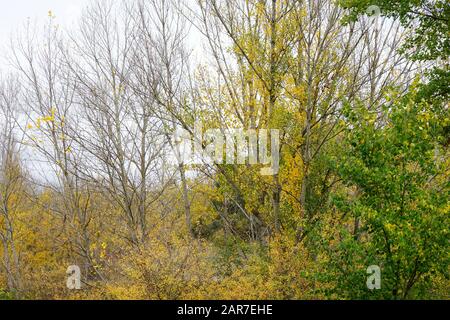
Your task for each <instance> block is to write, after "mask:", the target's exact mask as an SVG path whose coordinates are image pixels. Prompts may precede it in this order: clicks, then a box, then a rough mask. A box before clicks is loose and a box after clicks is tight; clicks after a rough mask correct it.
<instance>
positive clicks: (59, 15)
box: [0, 0, 89, 69]
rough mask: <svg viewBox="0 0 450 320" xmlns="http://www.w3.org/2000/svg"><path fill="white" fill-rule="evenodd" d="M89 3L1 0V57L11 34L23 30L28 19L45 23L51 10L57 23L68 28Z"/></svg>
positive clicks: (85, 1)
mask: <svg viewBox="0 0 450 320" xmlns="http://www.w3.org/2000/svg"><path fill="white" fill-rule="evenodd" d="M87 3H89V0H0V55H1V56H2V58H3V57H4V53H5V46H7V45H8V44H9V38H10V35H11V33H12V32H15V31H17V30H18V29H19V28H21V27H22V26H23V24H24V23H26V21H27V19H28V18H30V19H31V20H32V21H38V22H42V21H45V19H47V18H48V12H49V10H51V11H52V13H53V14H54V16H56V21H57V23H59V24H60V25H61V26H64V27H67V26H69V25H70V24H72V23H73V22H74V21H75V20H76V19H77V17H79V15H80V13H81V11H82V9H83V7H85V6H86V4H87ZM0 61H1V62H4V60H3V59H1V60H0ZM3 67H4V66H3ZM0 69H3V68H2V67H0Z"/></svg>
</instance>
